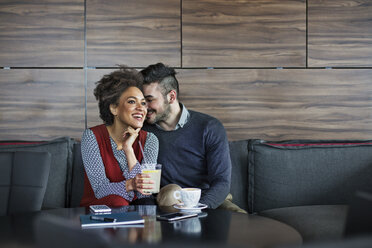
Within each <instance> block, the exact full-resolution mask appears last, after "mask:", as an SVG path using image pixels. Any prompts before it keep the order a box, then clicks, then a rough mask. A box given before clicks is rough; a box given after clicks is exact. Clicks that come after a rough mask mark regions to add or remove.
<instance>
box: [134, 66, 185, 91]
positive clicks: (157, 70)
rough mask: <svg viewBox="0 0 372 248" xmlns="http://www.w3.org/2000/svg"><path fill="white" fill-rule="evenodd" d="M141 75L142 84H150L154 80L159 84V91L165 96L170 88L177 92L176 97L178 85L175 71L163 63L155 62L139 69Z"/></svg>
mask: <svg viewBox="0 0 372 248" xmlns="http://www.w3.org/2000/svg"><path fill="white" fill-rule="evenodd" d="M141 74H142V76H143V84H151V83H154V82H157V83H159V86H161V87H160V88H161V91H162V94H163V96H164V97H165V96H166V95H167V94H168V93H169V92H170V91H171V90H175V91H176V92H177V97H178V95H179V89H178V88H179V86H178V81H177V78H176V71H175V70H174V69H173V68H171V67H169V66H166V65H164V64H163V63H157V64H153V65H149V66H148V67H146V68H145V69H143V70H142V71H141Z"/></svg>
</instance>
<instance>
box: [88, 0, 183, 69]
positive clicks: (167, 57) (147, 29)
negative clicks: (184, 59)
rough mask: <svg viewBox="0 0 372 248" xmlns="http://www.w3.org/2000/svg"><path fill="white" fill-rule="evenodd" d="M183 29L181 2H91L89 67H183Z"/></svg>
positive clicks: (157, 0) (145, 0)
mask: <svg viewBox="0 0 372 248" xmlns="http://www.w3.org/2000/svg"><path fill="white" fill-rule="evenodd" d="M180 29H181V28H180V0H109V1H106V0H87V51H88V53H87V57H88V65H89V66H93V67H100V66H102V67H104V66H106V67H107V66H108V67H110V66H111V67H112V66H116V65H118V64H126V65H128V66H147V65H148V64H153V63H157V62H159V61H163V62H164V63H166V64H169V65H171V66H180V61H181V55H180V52H181V41H180Z"/></svg>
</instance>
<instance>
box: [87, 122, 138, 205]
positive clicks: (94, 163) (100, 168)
mask: <svg viewBox="0 0 372 248" xmlns="http://www.w3.org/2000/svg"><path fill="white" fill-rule="evenodd" d="M81 154H82V159H83V163H84V168H85V172H86V173H87V176H88V179H89V182H90V185H91V186H92V189H93V192H94V195H95V196H96V198H98V199H100V198H103V197H105V196H108V195H113V194H114V195H119V196H121V197H123V198H125V199H126V200H128V201H132V200H133V197H134V192H133V191H130V192H127V190H126V181H125V180H124V181H121V182H113V183H112V182H110V180H109V179H108V178H107V177H106V172H105V166H104V164H103V161H102V157H101V154H100V151H99V146H98V143H97V140H96V137H95V136H94V133H93V131H92V130H90V129H86V130H85V131H84V133H83V137H82V139H81ZM138 166H139V165H138Z"/></svg>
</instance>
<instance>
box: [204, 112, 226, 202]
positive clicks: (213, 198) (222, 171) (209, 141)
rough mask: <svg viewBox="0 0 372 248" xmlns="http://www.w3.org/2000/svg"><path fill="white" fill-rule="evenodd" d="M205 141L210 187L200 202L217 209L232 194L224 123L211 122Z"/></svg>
mask: <svg viewBox="0 0 372 248" xmlns="http://www.w3.org/2000/svg"><path fill="white" fill-rule="evenodd" d="M204 139H205V144H206V161H207V168H208V181H209V183H210V187H209V189H207V190H204V191H203V192H202V197H201V198H200V202H201V203H204V204H207V205H208V207H210V208H217V207H218V206H219V205H221V203H222V202H223V201H224V200H225V198H226V196H227V194H228V193H229V192H230V183H231V160H230V151H229V143H228V140H227V135H226V132H225V129H224V127H223V125H222V123H221V122H220V121H218V120H217V119H213V120H212V121H210V122H209V124H208V126H207V128H206V132H205V133H204Z"/></svg>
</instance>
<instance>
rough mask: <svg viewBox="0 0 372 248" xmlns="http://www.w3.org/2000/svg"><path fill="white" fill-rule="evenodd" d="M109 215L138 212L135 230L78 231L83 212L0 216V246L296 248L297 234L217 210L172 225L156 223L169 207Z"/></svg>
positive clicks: (273, 223)
mask: <svg viewBox="0 0 372 248" xmlns="http://www.w3.org/2000/svg"><path fill="white" fill-rule="evenodd" d="M114 211H120V212H125V211H139V212H140V213H141V214H142V215H143V216H144V218H145V224H144V225H143V226H140V227H138V226H137V227H117V228H94V229H81V227H80V220H79V216H80V215H82V214H88V213H90V212H89V210H88V209H87V208H64V209H53V210H43V211H38V212H32V213H24V214H17V215H11V216H2V217H0V247H89V248H94V247H102V246H106V247H111V246H112V247H120V246H122V245H123V244H125V245H126V247H127V246H131V244H132V245H136V247H138V246H146V247H147V246H148V245H149V244H150V245H151V246H156V245H159V247H160V246H161V247H172V246H174V245H175V244H177V245H181V247H209V246H211V247H212V246H213V247H231V246H233V247H235V246H236V247H239V246H242V247H272V246H277V245H292V244H301V243H302V238H301V235H300V234H299V233H298V232H297V231H296V230H295V229H294V228H292V227H290V226H288V225H286V224H284V223H281V222H278V221H276V220H273V219H270V218H266V217H262V216H256V215H246V214H240V213H234V212H230V211H226V210H220V209H216V210H213V209H207V210H203V212H202V214H201V215H200V217H199V218H192V219H186V220H182V221H177V222H174V223H168V222H164V221H157V220H156V218H155V215H156V214H157V213H160V212H174V211H175V209H174V208H172V207H171V208H162V209H159V208H157V207H156V206H130V207H123V208H120V209H114Z"/></svg>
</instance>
